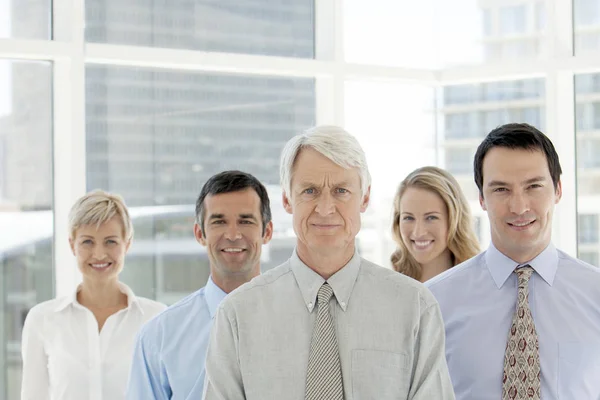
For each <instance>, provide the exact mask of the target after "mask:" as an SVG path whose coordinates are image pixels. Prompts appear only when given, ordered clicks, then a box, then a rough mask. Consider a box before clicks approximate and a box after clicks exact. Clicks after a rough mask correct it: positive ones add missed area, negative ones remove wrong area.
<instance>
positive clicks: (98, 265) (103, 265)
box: [90, 262, 112, 270]
mask: <svg viewBox="0 0 600 400" xmlns="http://www.w3.org/2000/svg"><path fill="white" fill-rule="evenodd" d="M111 265H112V263H111V262H104V263H91V264H90V266H91V267H92V268H94V269H97V270H103V269H106V268H108V267H110V266H111Z"/></svg>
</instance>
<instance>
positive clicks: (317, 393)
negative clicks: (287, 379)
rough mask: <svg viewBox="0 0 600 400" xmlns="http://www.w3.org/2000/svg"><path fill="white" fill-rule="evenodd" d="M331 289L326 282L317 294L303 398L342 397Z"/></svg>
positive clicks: (327, 399)
mask: <svg viewBox="0 0 600 400" xmlns="http://www.w3.org/2000/svg"><path fill="white" fill-rule="evenodd" d="M331 296H333V289H332V288H331V286H329V284H328V283H327V282H325V283H324V284H323V286H321V288H320V289H319V293H318V294H317V301H318V303H317V305H318V309H317V320H316V322H315V327H314V330H313V335H312V339H311V342H310V356H309V357H308V370H307V373H306V395H305V397H304V398H305V399H306V400H343V399H344V386H343V383H342V366H341V363H340V353H339V349H338V343H337V338H336V336H335V328H334V326H333V320H332V318H331V314H330V313H329V299H331Z"/></svg>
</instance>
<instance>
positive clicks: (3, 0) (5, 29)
mask: <svg viewBox="0 0 600 400" xmlns="http://www.w3.org/2000/svg"><path fill="white" fill-rule="evenodd" d="M51 4H52V1H51V0H0V39H6V38H15V39H51V36H52V12H51Z"/></svg>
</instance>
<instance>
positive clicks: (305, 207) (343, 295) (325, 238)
mask: <svg viewBox="0 0 600 400" xmlns="http://www.w3.org/2000/svg"><path fill="white" fill-rule="evenodd" d="M370 182H371V178H370V175H369V171H368V167H367V163H366V159H365V155H364V152H363V150H362V148H361V147H360V145H359V144H358V142H357V141H356V139H355V138H354V137H353V136H351V135H350V134H348V133H347V132H345V131H344V130H342V129H341V128H337V127H317V128H314V129H312V130H310V131H308V132H305V133H304V134H302V135H298V136H295V137H293V138H292V139H291V140H290V141H289V142H288V143H287V144H286V146H285V148H284V150H283V153H282V157H281V183H282V186H283V191H284V193H283V205H284V207H285V209H286V211H287V212H289V213H290V214H292V215H293V221H294V230H295V232H296V236H297V244H296V250H295V251H294V253H293V255H292V257H291V258H290V260H288V261H287V262H285V263H284V264H282V265H280V266H279V267H277V268H275V269H273V270H271V271H269V272H267V273H265V274H263V275H261V276H260V277H257V278H255V279H253V280H252V281H251V282H249V283H247V284H245V285H243V286H241V287H240V288H238V289H237V290H235V291H234V292H232V293H231V294H230V295H229V296H228V297H227V298H226V299H225V300H224V301H223V303H222V304H221V306H220V307H219V309H218V311H217V314H216V319H215V324H214V327H213V331H212V333H211V339H210V344H209V349H208V355H207V360H206V383H205V389H204V399H206V400H238V399H239V400H242V399H246V400H255V399H256V400H263V399H278V400H280V399H289V400H317V399H324V400H325V399H326V400H338V399H339V400H341V399H345V400H365V399H378V400H386V399H394V400H396V399H414V400H417V399H421V400H425V399H426V400H431V399H436V400H438V399H454V393H453V390H452V384H451V382H450V377H449V374H448V369H447V365H446V361H445V357H444V325H443V322H442V318H441V314H440V310H439V306H438V304H437V302H436V300H435V299H434V298H433V296H432V295H431V293H430V292H429V291H428V290H427V289H425V287H424V286H423V285H421V284H420V283H419V282H417V281H415V280H413V279H411V278H408V277H406V276H404V275H401V274H398V273H396V272H394V271H392V270H389V269H385V268H382V267H379V266H377V265H374V264H372V263H370V262H368V261H366V260H364V259H362V258H361V257H360V256H359V255H358V253H357V251H356V246H355V237H356V235H357V233H358V231H359V230H360V224H361V221H360V214H361V213H362V212H364V211H365V210H366V209H367V206H368V203H369V195H370Z"/></svg>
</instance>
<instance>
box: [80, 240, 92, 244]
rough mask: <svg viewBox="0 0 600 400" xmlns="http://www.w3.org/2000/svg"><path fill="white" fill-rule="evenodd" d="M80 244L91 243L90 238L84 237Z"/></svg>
mask: <svg viewBox="0 0 600 400" xmlns="http://www.w3.org/2000/svg"><path fill="white" fill-rule="evenodd" d="M81 243H82V244H92V241H91V239H85V240H84V241H83V242H81Z"/></svg>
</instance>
